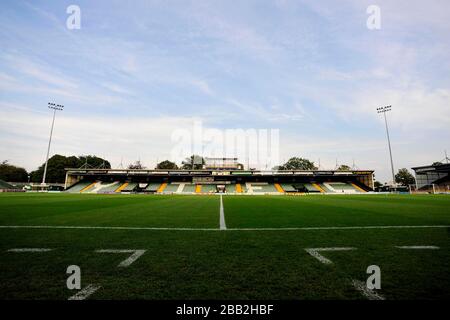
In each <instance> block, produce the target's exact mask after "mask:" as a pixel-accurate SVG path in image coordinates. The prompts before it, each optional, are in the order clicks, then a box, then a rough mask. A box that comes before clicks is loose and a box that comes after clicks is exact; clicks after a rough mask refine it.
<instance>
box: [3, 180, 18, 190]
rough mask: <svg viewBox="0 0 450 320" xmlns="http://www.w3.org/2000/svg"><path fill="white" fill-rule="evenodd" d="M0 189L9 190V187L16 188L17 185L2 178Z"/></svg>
mask: <svg viewBox="0 0 450 320" xmlns="http://www.w3.org/2000/svg"><path fill="white" fill-rule="evenodd" d="M0 189H6V190H9V189H15V187H14V186H13V185H12V184H9V183H7V182H5V181H3V180H0Z"/></svg>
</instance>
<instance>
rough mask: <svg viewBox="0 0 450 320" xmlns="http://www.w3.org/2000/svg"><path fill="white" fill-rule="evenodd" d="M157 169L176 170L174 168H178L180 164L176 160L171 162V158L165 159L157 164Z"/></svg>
mask: <svg viewBox="0 0 450 320" xmlns="http://www.w3.org/2000/svg"><path fill="white" fill-rule="evenodd" d="M156 169H167V170H174V169H178V166H177V165H176V163H174V162H171V161H169V160H164V161H162V162H160V163H158V164H157V165H156Z"/></svg>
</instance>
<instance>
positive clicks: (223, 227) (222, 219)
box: [220, 195, 227, 230]
mask: <svg viewBox="0 0 450 320" xmlns="http://www.w3.org/2000/svg"><path fill="white" fill-rule="evenodd" d="M220 230H227V225H226V224H225V213H224V212H223V200H222V195H220Z"/></svg>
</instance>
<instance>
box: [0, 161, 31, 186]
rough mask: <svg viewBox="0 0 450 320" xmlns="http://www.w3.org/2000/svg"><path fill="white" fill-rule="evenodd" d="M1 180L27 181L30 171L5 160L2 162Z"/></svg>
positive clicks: (0, 169)
mask: <svg viewBox="0 0 450 320" xmlns="http://www.w3.org/2000/svg"><path fill="white" fill-rule="evenodd" d="M0 180H3V181H9V182H27V181H28V173H27V171H26V170H25V169H24V168H21V167H16V166H14V165H12V164H8V161H7V160H5V161H3V162H2V163H0Z"/></svg>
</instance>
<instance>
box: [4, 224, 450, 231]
mask: <svg viewBox="0 0 450 320" xmlns="http://www.w3.org/2000/svg"><path fill="white" fill-rule="evenodd" d="M428 228H450V225H434V226H433V225H423V226H353V227H280V228H226V229H220V228H177V227H172V228H171V227H167V228H166V227H114V226H111V227H107V226H43V225H40V226H39V225H37V226H26V225H22V226H14V225H11V226H0V229H80V230H147V231H224V230H226V231H316V230H317V231H320V230H367V229H428Z"/></svg>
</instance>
